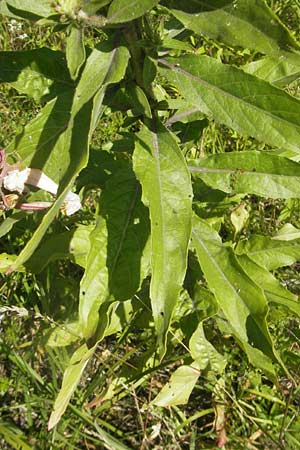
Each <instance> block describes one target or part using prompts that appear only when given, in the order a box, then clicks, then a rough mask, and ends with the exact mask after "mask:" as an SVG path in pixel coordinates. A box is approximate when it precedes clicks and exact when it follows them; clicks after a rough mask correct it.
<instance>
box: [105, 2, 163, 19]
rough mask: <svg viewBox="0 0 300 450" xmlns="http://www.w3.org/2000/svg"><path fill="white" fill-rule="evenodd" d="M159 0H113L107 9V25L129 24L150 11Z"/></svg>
mask: <svg viewBox="0 0 300 450" xmlns="http://www.w3.org/2000/svg"><path fill="white" fill-rule="evenodd" d="M158 1H159V0H142V1H141V0H113V1H112V3H111V4H110V6H109V9H108V15H107V20H108V23H122V22H129V21H130V20H133V19H136V18H137V17H140V16H142V15H143V14H145V13H146V12H147V11H149V10H150V9H152V8H153V7H154V6H155V5H156V4H157V3H158Z"/></svg>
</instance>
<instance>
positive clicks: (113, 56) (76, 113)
mask: <svg viewBox="0 0 300 450" xmlns="http://www.w3.org/2000/svg"><path fill="white" fill-rule="evenodd" d="M101 49H102V50H101V51H100V50H96V49H94V50H93V52H92V53H91V55H90V57H89V58H88V61H87V63H86V66H85V68H84V71H83V73H82V76H81V79H80V81H79V83H78V85H77V88H76V91H75V94H74V100H73V103H72V104H71V105H70V103H71V101H72V98H70V97H67V102H68V103H67V108H66V109H64V110H63V117H64V120H63V121H62V122H60V121H58V122H56V121H57V120H58V118H57V117H56V115H54V116H53V111H52V108H55V106H56V105H59V104H60V102H61V101H62V100H61V99H60V98H58V99H57V100H56V102H58V103H54V102H51V105H50V107H49V109H50V112H49V109H47V112H48V114H50V116H47V114H46V118H45V116H44V114H43V113H41V114H40V116H39V117H38V118H37V119H36V120H35V121H34V122H33V124H34V125H33V130H35V127H37V130H36V131H37V135H38V136H39V138H37V136H35V143H34V145H33V146H32V144H31V141H32V140H33V138H32V135H28V136H26V138H25V137H24V139H26V141H27V146H26V141H25V146H22V148H20V151H18V153H19V154H20V155H21V157H22V156H23V155H24V153H25V157H26V158H27V159H29V160H30V166H31V167H34V168H41V169H43V171H44V172H45V173H46V174H47V175H50V176H51V178H53V179H54V180H55V181H56V180H57V179H58V180H60V184H59V190H58V194H59V195H58V197H57V200H56V201H55V202H54V204H53V206H52V207H51V208H50V210H49V211H48V212H47V213H46V214H45V216H44V217H43V220H42V222H41V223H40V225H39V226H38V228H37V230H36V231H35V233H34V234H33V236H32V238H31V239H30V240H29V241H28V242H27V244H26V246H25V247H24V249H23V250H22V251H21V253H20V255H19V256H18V258H17V259H16V261H15V262H14V264H13V265H12V266H11V268H10V271H13V270H16V268H17V267H18V265H21V264H23V263H24V262H25V261H26V260H27V259H28V258H29V257H30V256H31V255H32V254H33V252H34V251H35V249H36V248H37V246H38V245H39V243H40V241H41V239H42V237H43V235H44V234H45V232H46V230H47V228H48V227H49V225H50V223H51V222H52V221H53V220H54V218H55V216H56V214H57V212H58V211H59V208H60V207H61V205H62V203H63V201H64V198H65V196H66V195H67V193H68V192H69V191H70V189H71V187H72V185H73V184H74V181H75V178H76V176H77V175H78V173H79V172H80V171H81V170H82V169H83V168H84V167H85V166H86V164H87V162H88V154H89V140H90V137H91V132H92V131H93V127H94V122H95V114H98V112H99V104H98V103H99V102H97V104H95V103H94V102H93V97H94V96H95V95H96V94H97V92H99V91H101V90H103V89H104V88H105V87H106V86H107V85H108V84H110V83H115V82H118V81H120V79H121V78H122V77H123V76H124V73H125V70H126V67H127V62H128V58H129V53H128V50H127V49H126V48H125V47H122V46H120V47H116V48H114V49H111V43H110V42H105V43H104V44H103V45H101ZM102 99H103V96H100V101H101V100H102ZM63 101H64V102H65V101H66V99H65V97H64V98H63ZM48 106H49V105H47V106H46V107H45V108H48ZM58 111H59V109H58ZM52 120H53V121H54V123H57V124H58V125H57V126H58V129H57V134H54V140H53V129H52V128H51V127H50V126H49V122H51V121H52ZM39 121H40V122H42V125H41V123H39ZM45 124H47V125H46V127H45ZM54 129H56V127H55V126H54ZM45 135H47V138H46V139H45V140H44V138H45ZM49 138H50V139H49ZM21 140H22V139H20V140H19V141H17V142H18V145H19V146H20V145H21V144H20V141H21ZM40 143H41V145H40ZM44 145H46V146H48V145H50V148H49V151H50V152H51V153H50V155H49V153H46V152H45V149H44V148H43V146H44ZM17 149H18V148H17ZM46 162H47V163H48V167H49V171H48V167H45V165H46ZM50 167H51V171H50ZM46 169H47V170H46ZM50 172H51V173H50Z"/></svg>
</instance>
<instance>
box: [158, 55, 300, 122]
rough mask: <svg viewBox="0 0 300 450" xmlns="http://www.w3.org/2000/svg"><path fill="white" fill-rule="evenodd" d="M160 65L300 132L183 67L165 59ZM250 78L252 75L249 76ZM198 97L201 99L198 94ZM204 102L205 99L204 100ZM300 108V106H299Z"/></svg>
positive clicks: (277, 117)
mask: <svg viewBox="0 0 300 450" xmlns="http://www.w3.org/2000/svg"><path fill="white" fill-rule="evenodd" d="M158 62H159V63H162V64H163V65H165V66H166V67H168V68H169V69H171V70H173V71H174V72H176V73H179V74H181V75H184V76H185V77H186V78H187V79H191V80H194V81H197V82H198V83H200V84H202V85H203V86H205V87H206V88H208V89H210V90H211V91H216V92H218V93H220V94H221V95H223V97H230V98H232V99H235V100H237V101H239V102H241V103H243V104H245V105H246V106H247V107H248V108H249V109H253V110H255V111H259V112H260V113H262V112H263V113H264V114H266V115H268V116H269V117H271V118H272V119H273V120H276V121H280V122H283V123H286V124H287V125H289V126H293V127H295V128H298V129H299V130H300V125H299V124H295V123H293V122H290V121H288V120H286V119H284V118H282V117H280V116H276V115H274V114H273V113H272V112H271V111H268V110H265V109H262V108H259V107H257V106H256V105H253V104H252V103H249V102H246V101H245V100H244V99H243V98H242V97H238V96H236V95H233V94H231V93H230V92H228V91H225V90H224V89H221V88H220V87H218V86H216V85H214V84H212V83H209V82H208V81H205V80H203V79H202V78H199V77H198V76H196V75H193V74H191V73H190V72H187V71H186V70H184V69H182V68H181V67H178V66H175V65H174V64H171V63H169V62H168V61H166V60H165V59H158ZM249 76H250V75H249ZM197 96H198V97H199V95H198V93H197ZM202 101H203V99H202ZM299 106H300V105H299ZM208 109H209V111H211V108H208ZM299 110H300V107H299Z"/></svg>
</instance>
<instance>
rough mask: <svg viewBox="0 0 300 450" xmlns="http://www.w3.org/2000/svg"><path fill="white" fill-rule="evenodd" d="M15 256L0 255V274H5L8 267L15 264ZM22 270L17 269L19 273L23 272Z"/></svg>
mask: <svg viewBox="0 0 300 450" xmlns="http://www.w3.org/2000/svg"><path fill="white" fill-rule="evenodd" d="M15 260H16V255H8V254H7V253H1V254H0V273H5V272H6V271H7V270H8V269H9V267H10V266H11V265H12V264H13V263H14V262H15ZM23 270H24V269H23V268H22V267H19V271H22V272H23Z"/></svg>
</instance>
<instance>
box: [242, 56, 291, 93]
mask: <svg viewBox="0 0 300 450" xmlns="http://www.w3.org/2000/svg"><path fill="white" fill-rule="evenodd" d="M242 69H243V70H244V71H245V72H247V73H251V75H255V76H256V77H259V78H262V79H263V80H266V81H269V82H270V83H273V84H275V85H276V86H278V87H284V86H286V85H287V84H289V83H291V82H292V81H294V80H296V79H297V78H299V76H300V59H299V56H298V55H296V57H295V55H294V53H287V52H282V53H281V55H280V56H279V57H274V56H266V57H265V58H262V59H258V60H257V61H252V62H250V63H249V64H246V65H245V66H242Z"/></svg>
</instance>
